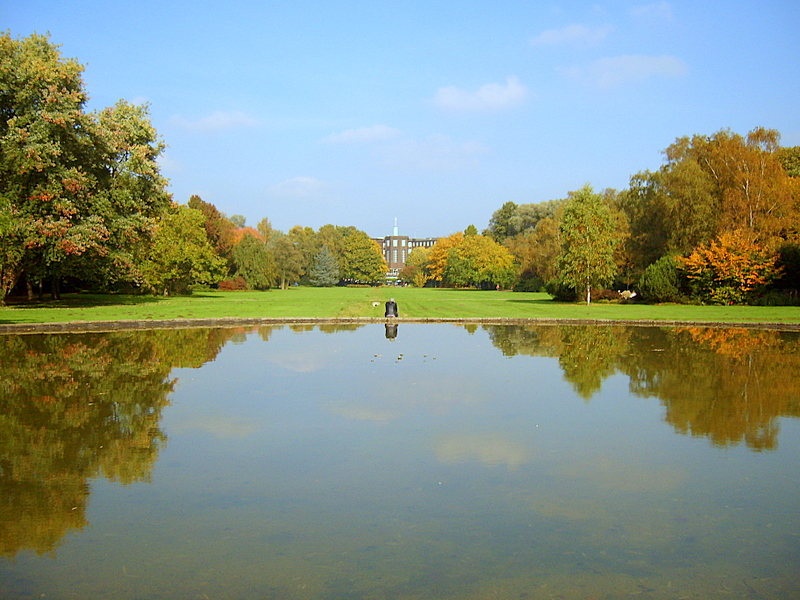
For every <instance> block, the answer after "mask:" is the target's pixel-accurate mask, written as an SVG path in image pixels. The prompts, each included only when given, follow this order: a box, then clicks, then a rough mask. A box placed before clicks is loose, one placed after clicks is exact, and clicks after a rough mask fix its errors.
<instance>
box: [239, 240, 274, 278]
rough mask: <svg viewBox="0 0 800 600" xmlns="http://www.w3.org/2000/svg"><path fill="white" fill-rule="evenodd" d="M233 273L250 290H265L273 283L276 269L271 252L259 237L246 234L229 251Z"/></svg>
mask: <svg viewBox="0 0 800 600" xmlns="http://www.w3.org/2000/svg"><path fill="white" fill-rule="evenodd" d="M231 258H232V260H233V265H234V268H235V274H236V275H238V276H239V277H241V278H242V279H244V280H245V282H246V283H247V287H249V288H250V289H252V290H267V289H269V288H270V287H271V286H272V285H274V284H275V278H276V275H277V274H276V269H275V261H274V260H273V256H272V254H271V253H270V252H269V250H267V247H266V246H265V245H264V242H262V241H261V240H260V239H258V238H256V237H255V236H253V235H249V234H246V235H244V236H243V237H242V240H241V241H240V242H239V243H238V244H236V246H234V247H233V252H232V253H231Z"/></svg>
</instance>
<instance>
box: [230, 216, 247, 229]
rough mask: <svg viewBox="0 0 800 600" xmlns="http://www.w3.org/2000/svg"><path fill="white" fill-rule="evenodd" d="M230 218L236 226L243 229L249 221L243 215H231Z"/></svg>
mask: <svg viewBox="0 0 800 600" xmlns="http://www.w3.org/2000/svg"><path fill="white" fill-rule="evenodd" d="M228 220H229V221H230V222H231V223H233V226H234V227H237V228H239V229H241V228H242V227H244V226H245V224H246V223H247V219H246V218H244V216H242V215H231V216H230V217H228Z"/></svg>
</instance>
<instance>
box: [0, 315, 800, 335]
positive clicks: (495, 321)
mask: <svg viewBox="0 0 800 600" xmlns="http://www.w3.org/2000/svg"><path fill="white" fill-rule="evenodd" d="M370 323H382V324H385V323H397V324H400V323H452V324H456V325H605V326H609V325H626V326H634V327H705V328H719V329H731V328H733V329H770V330H782V331H800V323H764V322H741V321H739V322H737V321H673V320H659V319H551V318H536V317H530V318H524V317H502V318H497V317H495V318H492V317H465V318H457V317H454V318H441V317H435V318H434V317H431V318H424V317H423V318H419V317H398V318H392V319H388V318H385V317H249V318H240V317H220V318H213V319H159V320H121V321H70V322H63V323H0V334H21V333H60V332H63V333H87V332H98V333H101V332H109V331H126V330H147V329H192V328H204V327H243V326H258V325H327V324H342V325H354V324H355V325H366V324H370Z"/></svg>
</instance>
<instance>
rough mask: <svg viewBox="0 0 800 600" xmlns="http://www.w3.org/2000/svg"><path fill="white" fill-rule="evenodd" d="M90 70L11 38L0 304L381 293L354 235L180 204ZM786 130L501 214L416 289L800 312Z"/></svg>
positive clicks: (415, 276)
mask: <svg viewBox="0 0 800 600" xmlns="http://www.w3.org/2000/svg"><path fill="white" fill-rule="evenodd" d="M82 71H83V67H82V66H81V65H80V64H79V63H78V62H77V61H75V60H73V59H64V58H62V56H61V55H60V52H59V50H58V48H57V46H55V45H53V44H52V43H51V42H50V40H49V38H48V37H46V36H40V35H32V36H30V37H27V38H20V39H13V38H12V37H11V36H10V34H9V33H4V34H0V302H2V301H3V300H4V299H5V297H6V296H7V295H8V294H9V293H10V292H12V290H15V289H16V290H19V291H21V292H24V293H27V295H28V296H29V297H33V296H34V295H35V294H36V293H38V294H39V295H40V296H41V295H42V294H43V293H45V292H46V291H47V292H49V293H50V294H51V295H52V296H53V297H54V298H58V297H59V296H60V292H61V287H62V285H64V283H65V282H66V283H67V284H68V285H70V286H71V287H74V288H78V289H93V290H100V291H115V290H118V291H128V292H131V291H142V292H150V293H157V294H172V293H186V292H188V291H190V290H191V289H192V287H195V286H197V285H211V286H219V287H220V288H222V289H256V290H262V289H268V288H271V287H278V286H280V287H286V286H288V285H292V284H296V283H304V284H308V285H319V286H324V285H337V284H342V283H367V284H375V283H380V282H382V281H384V280H385V276H386V271H387V265H386V262H385V261H384V259H383V256H382V253H381V250H380V248H379V246H378V244H377V243H376V242H375V241H374V240H372V239H371V238H370V237H369V236H368V235H367V234H366V233H365V232H363V231H360V230H358V229H356V228H355V227H343V226H334V225H325V226H323V227H321V228H319V230H316V231H314V230H313V229H311V228H309V227H300V226H296V227H294V228H292V229H291V230H289V231H288V232H286V233H284V232H281V231H278V230H275V229H273V228H272V227H271V225H270V223H269V220H268V219H262V221H261V222H260V223H259V224H258V225H257V226H256V227H255V228H253V227H247V226H246V224H245V220H244V218H243V217H241V216H237V215H233V216H231V217H226V216H225V215H224V214H223V213H221V212H220V211H219V210H218V209H217V208H216V207H215V206H214V205H212V204H209V203H207V202H204V201H203V200H202V199H201V198H199V197H192V198H191V199H190V200H189V201H188V204H186V205H180V204H177V203H175V202H174V201H173V200H172V198H171V196H170V195H169V193H168V192H167V181H166V179H164V177H163V176H162V175H161V173H160V171H159V166H158V163H157V159H158V157H159V156H160V154H161V153H162V152H163V150H164V143H163V142H162V140H161V139H160V138H159V136H158V134H157V132H156V130H155V128H154V127H153V126H152V124H151V123H150V118H149V113H148V108H147V106H146V105H133V104H130V103H127V102H124V101H120V102H118V103H117V104H115V105H114V106H113V107H110V108H106V109H104V110H100V111H96V112H91V113H88V112H86V111H85V104H86V101H87V96H86V92H85V90H84V84H83V79H82ZM779 141H780V138H779V134H778V132H777V131H774V130H770V129H761V128H760V129H755V130H753V131H751V132H750V133H748V134H747V135H746V136H742V135H739V134H736V133H733V132H731V131H727V130H723V131H719V132H717V133H715V134H713V135H710V136H703V135H695V136H693V137H685V138H679V139H678V140H676V141H675V143H674V144H672V145H671V146H670V147H669V148H667V149H666V150H665V156H666V161H665V163H664V165H663V166H662V167H661V168H660V169H659V170H657V171H655V172H650V171H645V172H642V173H638V174H636V175H634V176H633V177H632V178H631V182H630V187H629V188H628V189H626V190H623V191H615V190H605V191H602V192H595V191H594V190H593V189H592V188H591V187H590V186H588V185H587V186H584V187H583V188H581V189H580V190H577V191H575V192H570V193H569V194H568V197H567V198H564V199H556V200H549V201H547V202H540V203H531V204H519V205H517V204H515V203H514V202H506V203H505V204H503V205H502V206H501V207H500V208H499V209H498V210H496V211H495V212H494V214H493V215H492V217H491V219H490V221H489V224H488V228H487V229H486V230H485V231H483V232H482V233H479V232H478V230H477V229H476V228H475V227H474V226H473V225H470V226H469V227H468V228H467V229H466V230H465V231H464V232H463V233H461V232H459V233H456V234H453V235H451V236H448V237H445V238H441V239H440V240H439V241H438V242H437V244H436V245H435V246H433V247H432V248H429V249H425V248H416V249H415V250H414V251H413V252H412V253H411V254H410V255H409V257H408V260H407V262H406V265H407V266H406V268H405V269H404V270H403V271H402V272H401V273H400V279H401V281H404V282H408V283H412V284H414V285H417V286H424V285H444V286H458V287H482V288H495V287H498V286H499V287H506V288H508V287H513V288H514V289H515V290H520V291H537V290H546V291H548V292H550V293H551V294H552V295H553V296H555V297H556V298H558V299H565V300H566V299H576V298H580V299H585V300H586V301H591V299H592V298H595V299H596V298H598V297H601V298H602V297H608V298H612V297H615V294H616V293H615V292H611V291H610V290H623V289H626V290H629V289H633V290H636V291H637V292H638V293H639V297H643V298H644V299H646V300H649V301H655V302H660V301H700V302H711V303H726V304H727V303H741V302H749V303H756V302H759V303H776V304H777V303H781V304H786V303H800V300H798V298H797V290H798V289H800V238H799V237H798V236H800V231H798V229H799V228H800V148H782V147H781V146H780V144H779Z"/></svg>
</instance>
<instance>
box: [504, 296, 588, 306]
mask: <svg viewBox="0 0 800 600" xmlns="http://www.w3.org/2000/svg"><path fill="white" fill-rule="evenodd" d="M507 302H514V303H516V304H541V305H544V304H546V305H547V306H559V305H561V306H568V305H570V304H575V303H574V302H559V301H558V300H553V299H552V298H529V299H527V300H525V299H519V300H517V299H508V300H507Z"/></svg>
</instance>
